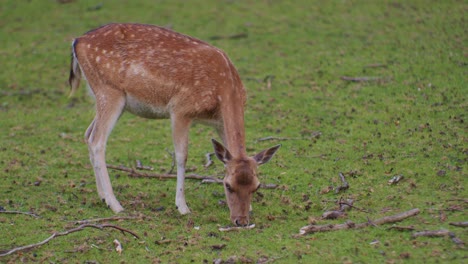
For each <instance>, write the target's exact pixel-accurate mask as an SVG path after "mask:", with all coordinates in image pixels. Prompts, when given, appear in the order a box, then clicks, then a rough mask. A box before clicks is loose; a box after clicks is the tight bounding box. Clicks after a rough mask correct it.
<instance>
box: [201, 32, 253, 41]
mask: <svg viewBox="0 0 468 264" xmlns="http://www.w3.org/2000/svg"><path fill="white" fill-rule="evenodd" d="M247 37H248V35H247V33H245V32H243V33H238V34H233V35H229V36H211V37H210V38H209V39H210V40H219V39H240V38H247Z"/></svg>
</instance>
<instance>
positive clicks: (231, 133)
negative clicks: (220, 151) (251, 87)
mask: <svg viewBox="0 0 468 264" xmlns="http://www.w3.org/2000/svg"><path fill="white" fill-rule="evenodd" d="M234 83H236V84H237V85H235V89H232V90H231V91H229V92H228V93H226V94H224V96H222V103H221V111H222V116H223V128H224V140H225V142H224V143H225V144H226V147H227V148H228V149H229V152H230V153H231V154H232V155H233V157H235V158H246V157H247V152H246V150H245V128H244V104H245V97H246V96H245V90H244V87H243V85H242V83H241V82H240V79H237V80H234Z"/></svg>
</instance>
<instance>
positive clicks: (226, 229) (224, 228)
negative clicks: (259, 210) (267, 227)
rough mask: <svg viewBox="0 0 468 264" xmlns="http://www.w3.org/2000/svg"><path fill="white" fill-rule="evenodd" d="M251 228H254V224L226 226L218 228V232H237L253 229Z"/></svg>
mask: <svg viewBox="0 0 468 264" xmlns="http://www.w3.org/2000/svg"><path fill="white" fill-rule="evenodd" d="M253 228H255V224H251V225H248V226H226V227H220V228H218V230H219V231H221V232H229V231H239V230H244V229H253Z"/></svg>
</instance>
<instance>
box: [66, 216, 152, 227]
mask: <svg viewBox="0 0 468 264" xmlns="http://www.w3.org/2000/svg"><path fill="white" fill-rule="evenodd" d="M144 218H146V216H143V217H140V216H113V217H106V218H94V219H85V220H78V221H71V222H73V223H74V224H77V225H82V224H89V223H102V222H110V221H120V220H140V219H144Z"/></svg>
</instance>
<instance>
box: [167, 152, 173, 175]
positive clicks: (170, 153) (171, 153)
mask: <svg viewBox="0 0 468 264" xmlns="http://www.w3.org/2000/svg"><path fill="white" fill-rule="evenodd" d="M166 152H167V153H169V155H171V157H172V163H171V170H170V171H169V172H168V174H172V173H173V172H174V167H175V152H171V151H169V150H168V149H166Z"/></svg>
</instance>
